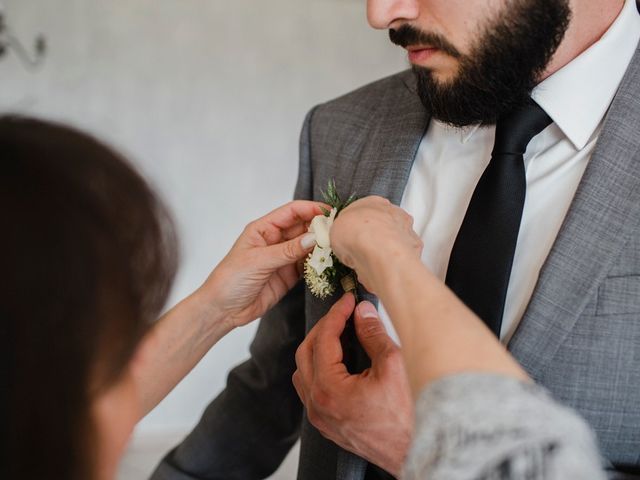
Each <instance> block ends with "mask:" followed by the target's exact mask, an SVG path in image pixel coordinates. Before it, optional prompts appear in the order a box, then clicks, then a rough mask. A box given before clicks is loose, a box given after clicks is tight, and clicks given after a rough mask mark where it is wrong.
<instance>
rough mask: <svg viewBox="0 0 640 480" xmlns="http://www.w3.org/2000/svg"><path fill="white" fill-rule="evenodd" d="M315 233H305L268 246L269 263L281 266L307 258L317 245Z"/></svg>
mask: <svg viewBox="0 0 640 480" xmlns="http://www.w3.org/2000/svg"><path fill="white" fill-rule="evenodd" d="M315 244H316V243H315V236H314V235H313V233H305V234H304V235H300V236H298V237H296V238H292V239H291V240H287V241H286V242H282V243H277V244H275V245H271V246H269V247H267V248H266V255H267V263H268V265H269V267H271V268H280V267H285V266H287V265H290V264H292V263H296V262H297V261H298V260H302V259H303V258H305V257H306V256H307V255H308V254H309V251H310V250H311V247H313V246H314V245H315Z"/></svg>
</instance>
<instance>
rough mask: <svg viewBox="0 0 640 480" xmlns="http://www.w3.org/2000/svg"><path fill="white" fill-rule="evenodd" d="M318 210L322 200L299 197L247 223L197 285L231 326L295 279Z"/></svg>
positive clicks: (255, 313)
mask: <svg viewBox="0 0 640 480" xmlns="http://www.w3.org/2000/svg"><path fill="white" fill-rule="evenodd" d="M316 215H322V210H321V208H320V204H318V203H316V202H309V201H302V200H299V201H294V202H290V203H288V204H287V205H284V206H282V207H280V208H278V209H276V210H274V211H273V212H271V213H269V214H267V215H265V216H264V217H262V218H260V219H258V220H256V221H254V222H251V223H250V224H249V225H247V227H246V228H245V229H244V231H243V232H242V234H241V235H240V237H239V238H238V240H237V241H236V243H235V244H234V245H233V247H232V248H231V251H229V253H228V254H227V256H226V257H225V258H224V259H223V260H222V261H221V262H220V264H219V265H218V266H217V267H216V269H215V270H214V271H213V272H212V273H211V275H210V276H209V278H208V279H207V281H206V282H205V284H204V285H203V286H202V288H201V290H202V291H204V292H206V295H205V297H206V298H207V299H208V300H207V301H208V303H209V304H211V305H212V306H215V308H216V309H217V310H218V311H219V313H220V314H221V316H223V317H225V318H227V319H228V320H229V321H230V322H231V326H232V327H237V326H241V325H244V324H246V323H248V322H250V321H252V320H255V319H256V318H258V317H260V316H262V315H263V314H264V313H265V312H266V311H267V310H269V309H270V308H271V307H273V306H274V305H275V304H276V303H278V301H280V299H281V298H282V297H283V296H284V295H285V294H286V293H287V292H288V291H289V290H290V289H291V287H293V286H294V285H295V284H296V283H297V281H298V280H299V278H300V267H299V262H301V261H302V259H304V257H305V256H306V255H307V254H308V253H309V251H310V249H311V247H313V245H315V241H314V238H313V234H306V232H307V228H308V226H309V222H310V221H311V220H312V219H313V217H314V216H316Z"/></svg>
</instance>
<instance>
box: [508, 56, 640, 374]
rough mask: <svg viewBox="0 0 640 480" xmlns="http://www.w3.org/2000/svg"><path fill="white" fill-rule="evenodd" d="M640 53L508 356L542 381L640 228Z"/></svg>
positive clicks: (620, 90) (603, 132)
mask: <svg viewBox="0 0 640 480" xmlns="http://www.w3.org/2000/svg"><path fill="white" fill-rule="evenodd" d="M639 52H640V49H638V50H636V55H635V57H634V59H633V60H632V62H631V64H630V67H629V69H628V71H627V73H626V75H625V77H624V79H623V81H622V84H621V86H620V89H619V91H618V93H617V95H616V97H615V98H614V101H613V103H612V105H611V108H610V110H609V113H608V114H607V117H606V119H605V123H604V126H603V129H602V133H601V134H600V138H599V140H598V143H597V144H596V148H595V150H594V153H593V155H592V157H591V160H590V163H589V165H588V166H587V169H586V171H585V173H584V176H583V178H582V180H581V182H580V185H579V187H578V190H577V192H576V195H575V198H574V200H573V202H572V204H571V207H570V209H569V212H568V213H567V217H566V218H565V221H564V223H563V226H562V228H561V229H560V232H559V234H558V238H557V239H556V242H555V244H554V246H553V248H552V249H551V252H550V254H549V257H548V258H547V261H546V262H545V264H544V266H543V268H542V270H541V272H540V277H539V279H538V283H537V285H536V289H535V291H534V293H533V296H532V299H531V302H530V304H529V306H528V308H527V311H526V312H525V315H524V317H523V319H522V322H521V324H520V326H519V328H518V330H517V331H516V333H515V335H514V337H513V339H512V340H511V342H510V344H509V349H510V350H511V351H512V353H513V354H514V355H515V356H516V358H518V360H519V361H520V362H521V363H522V365H523V366H524V367H525V369H527V370H528V371H529V372H530V373H531V374H532V375H533V376H534V377H538V378H539V377H540V376H541V375H542V374H543V372H544V368H545V366H546V364H547V363H548V362H549V361H550V360H551V359H552V358H553V356H554V355H555V353H556V352H557V350H558V348H559V347H560V345H561V344H562V342H563V340H564V339H565V337H566V336H567V334H568V333H569V332H570V331H571V329H572V328H573V326H574V325H575V323H576V321H577V320H578V318H579V316H580V314H581V312H582V311H583V310H584V308H585V306H586V304H587V302H588V301H589V298H591V297H592V296H593V295H594V294H595V292H596V289H597V288H598V285H599V284H600V283H601V282H602V281H603V280H604V278H605V277H606V275H607V271H608V270H609V269H610V268H611V267H612V265H613V262H614V261H615V259H616V257H617V256H618V255H619V253H620V252H621V250H622V248H623V246H624V244H625V241H626V240H627V239H628V238H629V236H630V235H631V234H632V233H633V231H634V230H635V229H636V228H638V226H639V224H640V134H639V133H638V132H640V96H639V95H638V94H639V91H638V85H640V83H639V82H640V53H639Z"/></svg>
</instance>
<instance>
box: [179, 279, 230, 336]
mask: <svg viewBox="0 0 640 480" xmlns="http://www.w3.org/2000/svg"><path fill="white" fill-rule="evenodd" d="M208 283H209V281H207V282H205V284H204V285H202V286H201V287H200V288H198V289H197V290H196V291H195V292H193V293H192V294H191V296H190V297H189V301H190V302H191V303H192V305H193V306H194V308H195V309H196V310H197V312H198V315H197V317H198V318H199V319H200V323H201V328H202V331H203V333H204V334H205V335H212V336H213V337H216V338H220V337H222V336H224V335H226V334H227V333H229V332H230V331H231V330H233V329H234V328H235V327H236V325H235V324H234V322H233V319H232V318H231V316H230V315H228V314H227V312H225V311H224V309H223V308H222V303H221V302H220V300H219V299H218V296H217V293H216V292H218V291H219V289H217V288H215V286H211V285H209V284H208Z"/></svg>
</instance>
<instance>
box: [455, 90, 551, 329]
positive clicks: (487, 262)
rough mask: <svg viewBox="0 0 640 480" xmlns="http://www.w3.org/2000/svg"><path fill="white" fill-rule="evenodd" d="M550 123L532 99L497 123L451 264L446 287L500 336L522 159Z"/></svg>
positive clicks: (522, 183) (520, 199) (521, 191)
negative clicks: (489, 152)
mask: <svg viewBox="0 0 640 480" xmlns="http://www.w3.org/2000/svg"><path fill="white" fill-rule="evenodd" d="M550 123H551V118H549V116H548V115H547V114H546V113H545V112H544V110H542V108H540V106H538V105H537V104H536V103H534V102H533V101H530V103H528V104H527V105H526V106H524V107H523V108H521V109H519V110H517V111H515V112H513V113H511V114H508V115H505V116H504V117H502V118H501V119H500V120H498V123H497V124H496V140H495V143H494V147H493V152H492V153H491V161H490V162H489V166H488V167H487V168H486V170H485V171H484V173H483V174H482V177H480V180H479V181H478V185H477V186H476V189H475V191H474V192H473V196H472V197H471V202H470V203H469V208H468V209H467V213H466V214H465V217H464V220H463V222H462V226H461V227H460V231H459V232H458V236H457V238H456V241H455V243H454V244H453V250H452V252H451V258H450V260H449V268H448V270H447V277H446V284H447V285H448V286H449V288H451V289H452V290H453V291H454V292H455V294H456V295H458V297H460V299H461V300H462V301H463V302H464V303H465V304H466V305H467V306H468V307H469V308H470V309H471V310H473V311H474V312H475V313H476V314H477V315H478V316H479V317H480V318H481V319H482V320H483V321H484V322H485V323H486V324H487V326H488V327H489V328H490V329H491V330H492V331H493V332H494V333H495V334H496V336H498V337H499V336H500V327H501V325H502V314H503V311H504V303H505V298H506V295H507V287H508V285H509V277H510V275H511V266H512V264H513V255H514V253H515V249H516V242H517V240H518V230H519V229H520V220H521V218H522V209H523V207H524V199H525V194H526V189H527V182H526V177H525V170H524V159H523V155H524V152H525V151H526V149H527V145H528V144H529V142H530V141H531V139H532V138H533V137H535V136H536V135H537V134H538V133H540V132H541V131H542V130H544V129H545V128H546V127H547V126H548V125H549V124H550Z"/></svg>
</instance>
